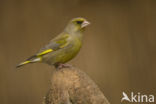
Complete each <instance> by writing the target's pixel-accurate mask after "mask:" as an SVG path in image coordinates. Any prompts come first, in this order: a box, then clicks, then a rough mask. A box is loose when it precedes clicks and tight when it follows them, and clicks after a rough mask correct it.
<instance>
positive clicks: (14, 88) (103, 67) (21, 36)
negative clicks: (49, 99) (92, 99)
mask: <svg viewBox="0 0 156 104" xmlns="http://www.w3.org/2000/svg"><path fill="white" fill-rule="evenodd" d="M79 16H81V17H85V18H87V19H88V20H89V21H90V22H91V25H90V26H89V27H88V29H87V30H86V32H85V37H84V45H83V48H82V49H81V52H80V53H79V54H78V56H77V57H76V58H74V60H72V61H71V62H70V63H71V64H73V65H75V66H77V67H79V68H80V69H81V70H83V71H85V72H86V73H87V74H88V75H89V76H90V77H91V78H92V79H93V80H94V81H95V82H96V83H97V84H98V86H99V87H100V88H101V90H102V91H103V92H104V94H105V95H106V97H107V98H108V100H109V101H110V102H111V104H120V100H121V97H122V92H123V91H125V92H126V93H127V94H130V92H132V91H133V92H135V93H137V92H141V94H155V95H156V1H155V0H1V1H0V104H41V102H42V99H43V96H44V95H45V94H46V92H47V91H48V88H49V85H50V81H49V80H50V77H51V74H52V70H54V68H52V67H50V66H48V65H46V64H32V65H27V66H25V67H22V68H21V69H22V70H16V69H15V66H16V64H18V63H19V62H20V61H23V60H24V59H26V58H27V57H29V56H31V55H33V54H34V53H35V52H37V50H38V49H39V48H41V47H42V46H44V45H45V44H46V43H47V42H48V41H49V40H50V39H51V38H53V37H54V36H56V35H57V34H59V33H60V32H61V31H62V30H63V28H64V27H65V25H66V24H67V22H68V21H69V20H70V19H72V18H74V17H79Z"/></svg>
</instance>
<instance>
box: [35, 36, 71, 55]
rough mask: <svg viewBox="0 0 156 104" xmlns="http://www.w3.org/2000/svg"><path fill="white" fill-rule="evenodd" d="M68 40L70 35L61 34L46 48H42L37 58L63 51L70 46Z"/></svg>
mask: <svg viewBox="0 0 156 104" xmlns="http://www.w3.org/2000/svg"><path fill="white" fill-rule="evenodd" d="M68 38H69V34H64V33H62V34H60V35H59V36H57V37H56V38H54V39H52V40H51V41H50V42H49V44H47V45H46V46H45V47H43V48H41V49H40V50H39V52H38V53H37V54H36V55H37V56H43V55H45V54H48V53H50V52H53V51H56V50H59V49H62V48H64V47H66V46H67V45H68V43H69V42H68Z"/></svg>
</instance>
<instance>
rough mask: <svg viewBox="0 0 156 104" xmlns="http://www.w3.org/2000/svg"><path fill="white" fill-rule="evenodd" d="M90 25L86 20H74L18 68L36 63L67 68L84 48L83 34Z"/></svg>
mask: <svg viewBox="0 0 156 104" xmlns="http://www.w3.org/2000/svg"><path fill="white" fill-rule="evenodd" d="M89 24H90V23H89V22H88V21H87V20H86V19H84V18H80V17H79V18H74V19H72V20H71V21H69V23H68V24H67V26H66V27H65V29H64V31H63V32H62V33H61V34H59V35H58V36H57V37H55V38H54V39H52V40H51V41H50V42H49V44H47V45H46V46H45V47H43V48H41V49H40V50H39V52H37V53H36V54H35V55H33V56H31V57H30V58H28V59H27V60H26V61H24V62H22V63H20V64H19V65H17V67H20V66H23V65H26V64H29V63H36V62H43V63H47V64H49V65H54V66H55V67H56V68H59V67H63V66H66V64H65V63H66V62H68V61H69V60H71V59H72V58H74V57H75V56H76V55H77V53H78V52H79V50H80V48H81V46H82V37H83V32H84V30H85V27H86V26H88V25H89Z"/></svg>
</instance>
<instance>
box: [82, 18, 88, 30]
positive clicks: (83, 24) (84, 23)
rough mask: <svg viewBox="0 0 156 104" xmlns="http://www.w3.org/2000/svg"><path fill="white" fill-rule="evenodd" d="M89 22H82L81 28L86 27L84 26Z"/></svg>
mask: <svg viewBox="0 0 156 104" xmlns="http://www.w3.org/2000/svg"><path fill="white" fill-rule="evenodd" d="M89 24H90V22H88V21H86V20H85V21H84V22H83V23H82V25H81V28H84V27H86V26H88V25H89Z"/></svg>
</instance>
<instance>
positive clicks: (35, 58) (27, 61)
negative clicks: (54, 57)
mask: <svg viewBox="0 0 156 104" xmlns="http://www.w3.org/2000/svg"><path fill="white" fill-rule="evenodd" d="M39 61H41V57H37V56H36V55H34V56H32V57H30V58H28V59H27V60H26V61H24V62H21V63H20V64H18V65H17V66H16V68H19V67H21V66H23V65H26V64H29V63H35V62H39Z"/></svg>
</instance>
